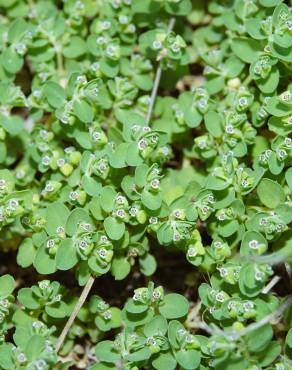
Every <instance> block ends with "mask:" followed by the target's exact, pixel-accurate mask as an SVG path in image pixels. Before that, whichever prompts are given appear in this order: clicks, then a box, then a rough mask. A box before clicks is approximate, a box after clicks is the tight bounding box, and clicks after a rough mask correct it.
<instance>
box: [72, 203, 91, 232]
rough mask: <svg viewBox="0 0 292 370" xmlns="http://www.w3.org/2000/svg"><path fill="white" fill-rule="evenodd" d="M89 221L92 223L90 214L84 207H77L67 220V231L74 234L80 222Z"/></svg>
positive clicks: (88, 222)
mask: <svg viewBox="0 0 292 370" xmlns="http://www.w3.org/2000/svg"><path fill="white" fill-rule="evenodd" d="M82 222H84V223H87V224H90V225H92V222H91V218H90V216H89V214H88V213H87V212H86V211H85V209H83V208H75V209H74V210H73V211H72V212H71V213H70V215H69V217H68V219H67V222H66V233H67V234H68V235H69V236H73V235H74V234H75V233H76V232H77V230H78V227H79V225H80V223H82Z"/></svg>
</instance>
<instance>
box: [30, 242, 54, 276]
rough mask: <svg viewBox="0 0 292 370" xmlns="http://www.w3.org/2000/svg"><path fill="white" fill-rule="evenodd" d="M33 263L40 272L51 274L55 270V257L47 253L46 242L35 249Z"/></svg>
mask: <svg viewBox="0 0 292 370" xmlns="http://www.w3.org/2000/svg"><path fill="white" fill-rule="evenodd" d="M33 265H34V267H35V269H36V270H37V272H38V273H40V274H44V275H47V274H52V273H54V272H55V271H56V269H57V268H56V258H55V256H52V255H50V254H49V253H48V249H47V246H46V243H44V244H43V245H42V246H41V247H40V248H39V249H38V251H37V254H36V256H35V259H34V261H33Z"/></svg>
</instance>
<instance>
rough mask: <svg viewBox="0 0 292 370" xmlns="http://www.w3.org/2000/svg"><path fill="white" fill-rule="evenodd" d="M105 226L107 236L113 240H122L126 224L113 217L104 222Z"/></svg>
mask: <svg viewBox="0 0 292 370" xmlns="http://www.w3.org/2000/svg"><path fill="white" fill-rule="evenodd" d="M103 225H104V229H105V231H106V233H107V235H108V236H109V237H110V238H111V239H113V240H119V239H121V238H122V236H123V235H124V233H125V230H126V227H125V224H124V222H122V221H119V220H117V219H116V218H115V217H111V216H109V217H107V218H106V219H105V220H104V223H103Z"/></svg>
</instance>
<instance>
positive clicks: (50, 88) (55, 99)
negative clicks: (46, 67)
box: [44, 81, 66, 108]
mask: <svg viewBox="0 0 292 370" xmlns="http://www.w3.org/2000/svg"><path fill="white" fill-rule="evenodd" d="M44 95H45V97H46V98H47V100H48V102H49V104H50V105H51V106H52V107H53V108H61V107H62V106H63V105H64V103H65V99H66V93H65V90H64V89H63V87H62V86H60V85H59V84H57V83H55V82H53V81H48V82H46V83H45V85H44Z"/></svg>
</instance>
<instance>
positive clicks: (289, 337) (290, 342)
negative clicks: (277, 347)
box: [285, 329, 292, 348]
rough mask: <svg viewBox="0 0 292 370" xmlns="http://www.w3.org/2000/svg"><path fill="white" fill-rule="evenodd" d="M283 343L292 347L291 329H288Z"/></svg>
mask: <svg viewBox="0 0 292 370" xmlns="http://www.w3.org/2000/svg"><path fill="white" fill-rule="evenodd" d="M285 343H286V345H287V346H288V347H290V348H292V329H290V330H289V331H288V334H287V336H286V341H285Z"/></svg>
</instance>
